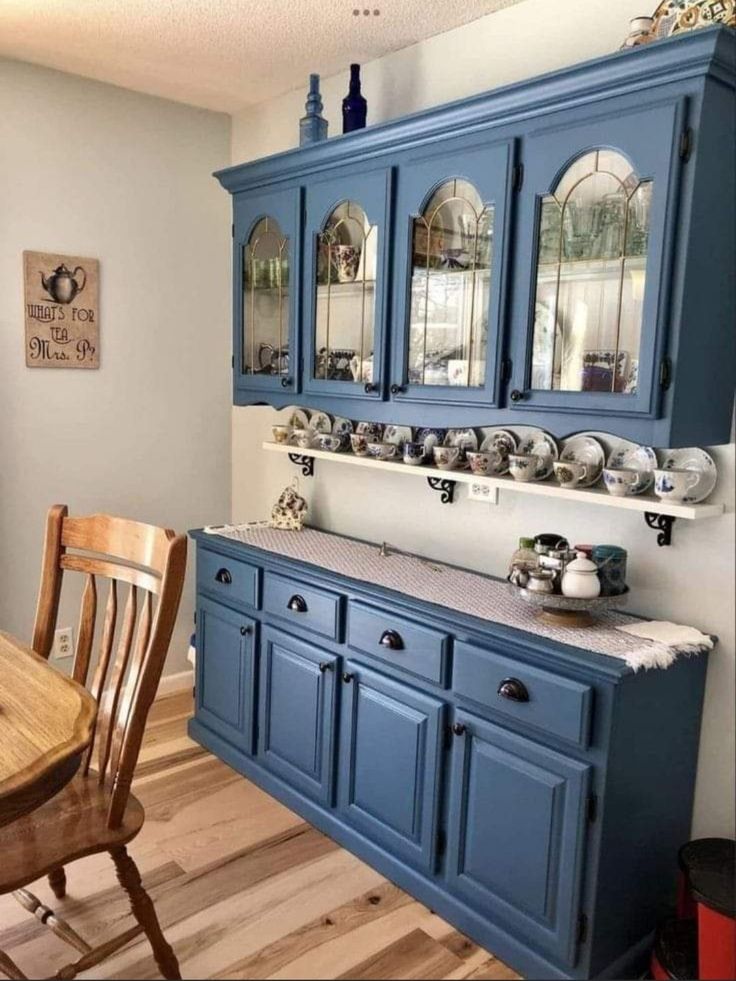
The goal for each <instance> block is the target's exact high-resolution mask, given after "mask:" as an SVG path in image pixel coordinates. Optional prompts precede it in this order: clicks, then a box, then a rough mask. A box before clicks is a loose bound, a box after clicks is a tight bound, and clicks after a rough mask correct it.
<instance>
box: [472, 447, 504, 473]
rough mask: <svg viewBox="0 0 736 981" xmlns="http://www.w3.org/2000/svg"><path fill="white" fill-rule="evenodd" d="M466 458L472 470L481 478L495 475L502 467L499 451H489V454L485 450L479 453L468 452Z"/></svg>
mask: <svg viewBox="0 0 736 981" xmlns="http://www.w3.org/2000/svg"><path fill="white" fill-rule="evenodd" d="M465 456H466V457H467V460H468V463H469V464H470V469H471V470H472V472H473V473H474V474H477V475H478V476H479V477H487V476H488V475H489V474H495V473H497V472H498V470H499V469H500V467H501V454H500V453H499V452H498V450H489V451H488V452H486V451H485V450H478V451H477V452H474V451H472V450H468V452H467V453H466V454H465Z"/></svg>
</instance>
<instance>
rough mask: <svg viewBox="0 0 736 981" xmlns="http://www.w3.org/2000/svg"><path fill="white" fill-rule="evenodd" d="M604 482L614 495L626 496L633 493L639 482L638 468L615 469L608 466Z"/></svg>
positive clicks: (604, 474) (604, 472) (604, 473)
mask: <svg viewBox="0 0 736 981" xmlns="http://www.w3.org/2000/svg"><path fill="white" fill-rule="evenodd" d="M603 483H604V484H605V485H606V490H607V491H608V493H609V494H613V496H614V497H626V495H627V494H633V492H634V488H635V487H636V485H637V484H638V483H639V472H638V471H637V470H627V469H626V468H625V467H623V468H621V469H615V468H613V467H606V469H605V470H604V471H603Z"/></svg>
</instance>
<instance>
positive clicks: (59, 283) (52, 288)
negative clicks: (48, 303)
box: [39, 262, 87, 303]
mask: <svg viewBox="0 0 736 981" xmlns="http://www.w3.org/2000/svg"><path fill="white" fill-rule="evenodd" d="M78 272H81V274H82V277H83V278H82V282H81V283H79V282H77V273H78ZM39 275H40V276H41V285H42V286H43V288H44V289H45V290H46V292H47V293H48V294H49V296H50V297H51V298H52V299H53V300H55V301H56V302H57V303H71V302H72V300H73V299H74V297H75V296H76V295H77V293H81V292H82V290H83V289H84V287H85V286H86V285H87V273H86V272H85V270H84V269H83V268H82V266H76V268H75V269H74V271H73V272H70V271H69V270H68V269H67V267H66V266H65V265H64V263H63V262H62V264H61V265H60V266H57V267H56V269H54V271H53V272H52V273H51V275H50V276H48V277H47V276H44V274H43V273H42V272H41V273H39Z"/></svg>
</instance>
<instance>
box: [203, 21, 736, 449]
mask: <svg viewBox="0 0 736 981" xmlns="http://www.w3.org/2000/svg"><path fill="white" fill-rule="evenodd" d="M735 37H736V35H734V32H733V31H730V30H729V29H728V28H710V29H707V30H701V31H697V32H692V33H691V34H689V35H685V36H680V37H677V38H673V39H671V40H667V41H661V42H656V43H654V44H651V45H648V46H645V47H641V48H638V49H635V50H629V51H625V52H620V53H616V54H613V55H610V56H609V57H606V58H603V59H600V60H598V61H595V62H589V63H586V64H582V65H579V66H575V67H573V68H570V69H566V70H564V71H559V72H555V73H553V74H550V75H546V76H543V77H541V78H538V79H532V80H530V81H527V82H523V83H519V84H516V85H511V86H508V87H505V88H500V89H497V90H495V91H492V92H489V93H487V94H484V95H480V96H476V97H473V98H469V99H465V100H463V101H461V102H456V103H452V104H449V105H447V106H442V107H440V108H437V109H433V110H430V111H426V112H422V113H419V114H417V115H414V116H409V117H406V118H404V119H399V120H396V121H392V122H388V123H385V124H382V125H378V126H372V127H369V128H367V129H364V130H360V131H358V132H355V133H350V134H346V135H344V136H340V137H336V138H333V139H329V140H326V141H324V142H322V143H317V144H313V145H311V146H307V147H301V148H299V149H297V150H291V151H288V152H286V153H280V154H277V155H275V156H272V157H268V158H266V159H263V160H258V161H254V162H251V163H246V164H242V165H240V166H235V167H231V168H228V169H227V170H224V171H221V172H219V173H218V174H217V177H218V178H219V180H220V182H221V183H222V185H223V186H224V187H225V188H226V189H227V190H229V191H230V192H231V193H232V195H233V207H234V211H233V214H234V226H233V228H234V245H235V247H234V317H235V323H234V346H233V350H234V358H233V377H234V401H235V403H236V404H238V405H247V404H253V403H264V402H267V403H270V404H273V405H274V406H277V407H283V406H286V405H289V404H307V405H314V406H318V407H319V408H322V409H325V410H327V411H331V412H333V413H334V414H336V415H343V416H348V417H350V418H361V419H366V420H374V421H379V422H396V423H408V424H413V425H444V426H450V425H476V426H481V425H494V424H501V425H503V424H507V425H511V424H513V423H514V422H516V423H521V424H529V425H536V426H539V425H542V426H544V427H545V428H547V429H549V430H551V431H552V432H553V433H554V434H555V435H557V436H565V435H567V434H569V433H570V432H574V431H578V430H584V429H603V430H608V431H610V432H614V433H616V434H618V435H620V436H623V437H627V438H631V439H635V440H638V441H640V442H643V443H646V444H650V445H656V446H678V445H679V446H682V445H688V444H693V443H695V444H697V443H700V444H714V443H725V442H728V440H729V438H730V430H731V418H732V408H733V389H734V379H735V369H734V362H735V359H734V330H733V312H734V308H735V306H736V287H735V286H734V277H733V275H732V272H733V267H734V264H735V260H736V242H735V234H736V233H735V232H734V228H735V227H736V203H735V202H736V186H735V180H736V177H735V175H736V149H735V147H736V128H735V125H734V119H735V118H736V112H735V111H734V88H735V84H734V77H735V72H734V62H735V60H736V52H735V49H736V44H735Z"/></svg>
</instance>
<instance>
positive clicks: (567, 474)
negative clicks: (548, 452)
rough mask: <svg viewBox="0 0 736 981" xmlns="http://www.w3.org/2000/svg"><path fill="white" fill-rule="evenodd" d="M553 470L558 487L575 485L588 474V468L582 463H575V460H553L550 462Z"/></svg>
mask: <svg viewBox="0 0 736 981" xmlns="http://www.w3.org/2000/svg"><path fill="white" fill-rule="evenodd" d="M552 466H553V467H554V471H555V478H556V480H557V483H558V484H559V485H560V487H567V488H568V489H569V488H571V487H577V486H578V484H580V483H582V481H584V480H585V478H586V477H587V475H588V468H587V466H586V465H585V464H584V463H577V462H576V461H575V460H555V462H554V463H553V464H552Z"/></svg>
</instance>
